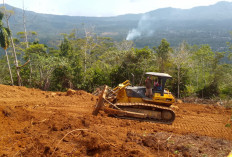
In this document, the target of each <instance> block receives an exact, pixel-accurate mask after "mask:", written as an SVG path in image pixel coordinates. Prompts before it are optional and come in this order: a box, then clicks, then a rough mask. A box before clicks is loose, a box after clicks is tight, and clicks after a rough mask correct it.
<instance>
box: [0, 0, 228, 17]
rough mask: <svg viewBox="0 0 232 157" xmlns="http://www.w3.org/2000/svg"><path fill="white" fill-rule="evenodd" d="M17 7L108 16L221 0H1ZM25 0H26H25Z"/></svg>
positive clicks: (205, 3) (205, 4) (200, 4)
mask: <svg viewBox="0 0 232 157" xmlns="http://www.w3.org/2000/svg"><path fill="white" fill-rule="evenodd" d="M3 1H4V3H6V4H9V5H11V6H14V7H17V8H23V4H24V9H25V10H30V11H34V12H37V13H47V14H55V15H70V16H94V17H103V16H104V17H106V16H117V15H123V14H128V13H133V14H137V13H145V12H148V11H152V10H156V9H158V8H166V7H173V8H182V9H189V8H193V7H196V6H207V5H212V4H215V3H217V2H219V1H221V0H0V3H3ZM23 1H24V2H23ZM224 1H229V2H232V0H224Z"/></svg>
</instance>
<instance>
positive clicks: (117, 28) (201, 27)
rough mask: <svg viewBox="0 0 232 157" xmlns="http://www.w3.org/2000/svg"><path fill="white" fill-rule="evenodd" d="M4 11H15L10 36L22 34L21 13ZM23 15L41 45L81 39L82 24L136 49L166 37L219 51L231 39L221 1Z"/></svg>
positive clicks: (229, 14)
mask: <svg viewBox="0 0 232 157" xmlns="http://www.w3.org/2000/svg"><path fill="white" fill-rule="evenodd" d="M6 8H7V9H9V10H14V12H15V15H13V16H12V17H11V18H10V24H11V29H12V31H13V33H14V35H15V34H16V33H17V32H20V31H23V22H22V21H23V18H22V10H21V9H18V8H15V7H12V6H9V5H6ZM25 14H26V21H27V23H26V25H27V30H28V31H36V32H38V34H39V38H40V40H41V42H43V43H47V42H48V41H50V40H56V39H59V38H60V35H59V34H60V33H70V32H71V30H73V29H77V31H78V35H79V37H83V24H84V25H85V26H94V28H95V29H94V31H95V33H96V34H97V35H98V36H109V37H112V38H113V39H115V40H125V39H126V38H128V39H131V40H133V41H134V42H135V44H136V46H137V47H143V46H147V45H148V46H150V47H153V46H157V45H158V44H159V42H160V40H161V39H162V38H166V39H167V40H168V41H169V42H170V43H171V45H172V46H177V45H178V44H180V43H181V42H182V41H184V40H185V41H187V42H188V43H189V44H191V45H193V44H210V46H211V47H212V48H213V49H214V50H216V51H223V50H225V48H226V42H228V41H230V40H231V38H230V31H232V2H224V1H222V2H218V3H216V4H214V5H210V6H201V7H195V8H192V9H176V8H162V9H157V10H154V11H150V12H147V13H143V14H126V15H120V16H115V17H83V16H65V15H50V14H39V13H35V12H32V11H26V12H25ZM128 33H129V34H128ZM133 33H134V35H133ZM129 35H131V36H129ZM128 36H129V37H128Z"/></svg>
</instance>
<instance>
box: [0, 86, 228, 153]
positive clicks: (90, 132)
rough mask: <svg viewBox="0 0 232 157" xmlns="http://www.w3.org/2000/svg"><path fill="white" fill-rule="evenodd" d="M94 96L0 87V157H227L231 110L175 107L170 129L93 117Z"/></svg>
mask: <svg viewBox="0 0 232 157" xmlns="http://www.w3.org/2000/svg"><path fill="white" fill-rule="evenodd" d="M96 100H97V97H96V96H94V95H92V94H90V93H87V92H85V91H81V90H78V91H74V90H68V91H67V92H45V91H41V90H38V89H29V88H26V87H17V86H4V85H0V124H1V127H0V134H1V138H0V156H168V155H170V156H226V155H227V154H229V152H230V151H231V147H232V136H231V135H232V127H230V124H231V115H232V112H231V110H229V109H226V108H223V107H221V106H216V105H200V104H190V103H180V104H174V105H173V110H175V112H176V120H175V121H174V123H173V124H172V125H165V124H158V123H148V122H139V121H133V120H125V119H118V118H114V117H108V116H107V115H106V114H105V113H103V112H100V114H99V115H98V116H97V117H96V116H92V114H91V113H92V110H93V108H94V106H95V104H96Z"/></svg>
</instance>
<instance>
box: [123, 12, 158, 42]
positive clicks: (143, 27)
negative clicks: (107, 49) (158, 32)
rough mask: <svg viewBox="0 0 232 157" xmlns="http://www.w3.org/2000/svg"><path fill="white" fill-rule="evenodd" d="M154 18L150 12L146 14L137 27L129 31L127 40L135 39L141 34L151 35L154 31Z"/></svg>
mask: <svg viewBox="0 0 232 157" xmlns="http://www.w3.org/2000/svg"><path fill="white" fill-rule="evenodd" d="M151 21H152V18H151V17H150V16H149V14H144V15H143V16H142V17H141V19H140V20H139V22H138V26H137V28H133V29H132V30H129V33H128V34H127V37H126V40H134V39H135V38H137V37H140V36H141V35H144V36H150V35H152V34H153V33H154V31H153V30H152V27H151V26H152V22H151Z"/></svg>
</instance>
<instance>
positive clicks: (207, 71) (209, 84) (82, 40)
mask: <svg viewBox="0 0 232 157" xmlns="http://www.w3.org/2000/svg"><path fill="white" fill-rule="evenodd" d="M12 16H13V15H12ZM9 18H11V12H10V11H6V10H5V9H4V8H3V9H2V12H1V14H0V30H1V31H0V43H1V48H2V50H1V53H2V54H1V55H0V56H1V58H0V84H6V85H17V86H26V87H30V88H39V89H42V90H48V91H66V90H67V89H68V88H72V89H82V90H86V91H88V92H92V91H94V90H95V89H96V88H98V87H100V86H103V85H105V84H106V85H109V86H110V87H114V86H116V85H118V84H119V83H121V82H124V81H125V80H130V81H131V82H133V83H134V85H141V86H142V85H144V79H145V75H144V74H145V72H148V71H153V72H164V73H168V74H170V75H171V76H172V77H173V79H171V80H169V81H168V83H167V88H168V89H169V90H170V91H171V92H172V93H173V94H174V95H175V96H176V97H178V98H183V97H187V96H194V97H200V98H220V99H229V98H231V97H232V64H231V60H232V43H231V42H229V41H228V42H227V43H226V44H227V47H228V50H227V51H226V52H215V51H213V50H212V49H211V47H210V46H209V45H205V44H202V45H189V44H188V43H187V42H185V41H184V40H183V42H182V43H181V44H179V46H177V47H171V46H170V45H172V44H171V43H169V42H168V41H167V40H166V39H165V38H164V39H162V40H161V41H160V42H159V44H158V45H155V44H154V45H153V47H148V46H145V47H143V48H136V47H135V44H134V43H133V41H127V40H123V41H115V40H114V39H112V38H110V37H99V36H98V35H97V34H96V33H95V32H94V31H93V29H91V27H88V26H87V25H82V26H81V27H82V28H80V29H83V30H84V32H85V33H84V37H79V36H78V34H77V31H76V29H73V31H71V32H70V33H68V34H64V33H62V32H60V33H61V35H60V36H61V37H62V38H61V40H57V41H53V43H52V44H41V43H40V41H39V39H38V33H37V32H35V31H33V30H26V26H25V24H24V26H23V25H22V27H24V31H23V32H18V33H17V34H15V35H14V36H13V35H12V33H11V32H12V30H11V29H10V23H9ZM231 35H232V34H231ZM48 45H53V46H48ZM133 76H134V77H133Z"/></svg>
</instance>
